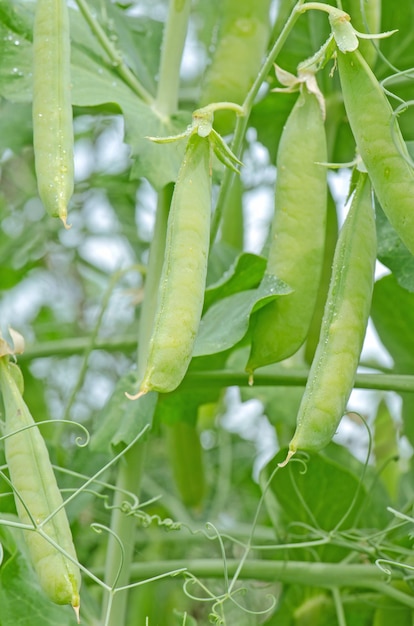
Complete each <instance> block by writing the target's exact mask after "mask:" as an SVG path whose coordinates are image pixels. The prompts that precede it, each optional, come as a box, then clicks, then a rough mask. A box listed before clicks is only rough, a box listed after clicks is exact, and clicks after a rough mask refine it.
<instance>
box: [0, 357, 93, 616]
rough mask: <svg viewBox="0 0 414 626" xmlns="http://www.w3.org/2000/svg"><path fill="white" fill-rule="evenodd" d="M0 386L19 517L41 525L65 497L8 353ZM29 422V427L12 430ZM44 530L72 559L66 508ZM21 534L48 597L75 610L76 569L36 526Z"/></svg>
mask: <svg viewBox="0 0 414 626" xmlns="http://www.w3.org/2000/svg"><path fill="white" fill-rule="evenodd" d="M0 389H1V393H2V396H3V403H4V408H5V433H4V434H5V435H7V437H6V439H5V440H4V447H5V455H6V461H7V466H8V469H9V473H10V480H11V482H12V485H13V488H14V489H15V490H16V492H15V502H16V509H17V513H18V516H19V520H20V521H21V522H22V523H23V524H28V525H29V526H31V525H32V520H31V517H32V518H33V520H34V522H35V524H36V525H40V524H41V523H42V521H43V520H45V519H46V518H48V517H49V515H50V514H51V513H53V511H55V510H56V509H58V508H59V507H60V506H61V505H62V502H63V500H62V496H61V493H60V491H59V488H58V486H57V483H56V478H55V475H54V472H53V468H52V465H51V463H50V458H49V452H48V450H47V447H46V444H45V442H44V440H43V437H42V436H41V434H40V431H39V429H38V427H37V425H36V424H35V422H34V420H33V418H32V416H31V414H30V411H29V409H28V407H27V405H26V403H25V402H24V400H23V398H22V396H21V393H20V391H19V388H18V385H17V383H16V376H15V373H14V372H11V371H10V369H9V363H8V357H2V358H0ZM27 426H30V428H27V429H26V430H24V431H22V432H17V433H16V434H13V433H15V431H17V430H19V429H21V428H24V427H27ZM8 435H10V436H8ZM23 503H24V504H23ZM26 507H27V508H26ZM29 512H30V515H29ZM30 516H31V517H30ZM42 530H43V531H44V532H45V533H46V534H47V535H48V536H49V537H50V539H52V540H53V541H54V542H55V543H56V544H57V545H58V546H59V547H60V548H62V550H64V551H65V552H66V553H67V554H68V555H70V556H71V557H72V558H73V559H75V561H76V558H77V557H76V552H75V548H74V545H73V541H72V534H71V530H70V526H69V522H68V518H67V516H66V512H65V509H64V508H61V509H60V510H59V511H58V513H56V514H55V515H54V516H53V517H52V518H51V519H50V520H49V521H48V522H46V524H44V525H43V526H42ZM24 537H25V541H26V544H27V547H28V551H29V554H30V557H31V560H32V563H33V567H34V569H35V571H36V573H37V576H38V579H39V582H40V585H41V587H42V589H43V590H44V591H45V593H46V595H47V596H48V597H49V599H50V600H52V602H55V603H56V604H71V605H72V606H73V607H74V609H75V611H76V612H77V613H78V612H79V604H80V599H79V588H80V583H81V578H80V571H79V567H78V566H77V565H76V564H75V563H73V562H72V561H70V560H69V559H68V558H67V557H65V556H64V555H63V554H62V553H61V552H59V550H57V549H56V548H55V547H54V546H53V545H52V544H51V543H49V541H47V539H45V538H44V537H42V536H41V535H40V534H39V533H38V532H36V531H35V530H33V531H29V530H27V531H24Z"/></svg>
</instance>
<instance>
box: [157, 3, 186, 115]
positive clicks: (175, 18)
mask: <svg viewBox="0 0 414 626" xmlns="http://www.w3.org/2000/svg"><path fill="white" fill-rule="evenodd" d="M190 9H191V0H170V6H169V13H168V20H167V23H166V26H165V30H164V37H163V44H162V49H161V62H160V70H159V81H158V91H157V97H156V101H155V108H156V110H157V111H158V113H160V114H161V115H166V116H169V115H171V114H172V113H174V112H175V111H176V109H177V106H178V89H179V84H180V67H181V60H182V55H183V50H184V44H185V39H186V35H187V28H188V19H189V15H190Z"/></svg>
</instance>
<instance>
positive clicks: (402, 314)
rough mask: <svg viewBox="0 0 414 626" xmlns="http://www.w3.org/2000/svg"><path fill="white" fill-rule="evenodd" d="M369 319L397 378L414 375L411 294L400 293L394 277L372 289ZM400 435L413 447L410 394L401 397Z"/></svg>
mask: <svg viewBox="0 0 414 626" xmlns="http://www.w3.org/2000/svg"><path fill="white" fill-rule="evenodd" d="M371 317H372V320H373V322H374V325H375V328H376V330H377V332H378V335H379V337H380V339H381V341H382V343H383V344H384V346H385V347H386V349H387V350H388V352H389V353H390V355H391V356H392V358H393V359H394V370H395V372H396V373H399V374H412V373H413V371H414V334H413V330H412V329H413V327H414V326H413V325H414V293H411V292H409V291H407V290H406V289H403V288H402V287H400V285H399V284H398V282H397V280H396V279H395V277H394V276H393V275H392V274H391V275H390V276H384V278H381V280H379V281H377V282H376V283H375V286H374V294H373V299H372V310H371ZM401 397H402V399H403V411H402V417H403V421H404V434H405V435H406V436H407V437H408V439H409V440H410V442H411V444H414V422H413V419H412V415H413V411H414V394H412V393H402V394H401Z"/></svg>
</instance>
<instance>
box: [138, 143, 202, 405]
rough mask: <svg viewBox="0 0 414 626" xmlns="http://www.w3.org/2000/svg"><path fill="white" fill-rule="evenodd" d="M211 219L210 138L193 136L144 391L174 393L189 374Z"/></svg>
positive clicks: (177, 193)
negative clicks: (186, 374) (187, 373)
mask: <svg viewBox="0 0 414 626" xmlns="http://www.w3.org/2000/svg"><path fill="white" fill-rule="evenodd" d="M210 221H211V176H210V142H209V139H208V137H206V138H203V137H199V136H198V135H197V134H196V133H194V134H193V135H191V137H190V139H189V141H188V144H187V148H186V152H185V155H184V160H183V162H182V165H181V168H180V171H179V174H178V178H177V182H176V185H175V188H174V193H173V197H172V201H171V208H170V213H169V217H168V226H167V239H166V250H165V258H164V264H163V269H162V274H161V279H160V286H159V293H158V300H157V308H156V313H155V319H154V325H153V329H152V334H151V338H150V341H149V348H148V358H147V364H146V369H145V373H144V377H143V380H142V382H141V386H140V393H146V392H147V391H151V390H155V391H161V392H168V391H173V390H174V389H175V388H176V387H178V385H179V384H180V382H181V381H182V379H183V378H184V376H185V373H186V372H187V368H188V365H189V363H190V360H191V356H192V352H193V346H194V342H195V338H196V335H197V331H198V326H199V323H200V318H201V312H202V308H203V301H204V289H205V283H206V274H207V258H208V250H209V241H210Z"/></svg>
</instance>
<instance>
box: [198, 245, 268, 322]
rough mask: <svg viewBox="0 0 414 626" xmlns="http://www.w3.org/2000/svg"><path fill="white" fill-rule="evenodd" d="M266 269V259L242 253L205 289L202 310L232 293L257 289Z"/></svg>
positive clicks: (249, 253)
mask: <svg viewBox="0 0 414 626" xmlns="http://www.w3.org/2000/svg"><path fill="white" fill-rule="evenodd" d="M265 269H266V259H265V258H264V257H262V256H259V255H257V254H252V253H251V252H242V253H241V254H240V255H239V256H238V257H237V258H236V259H235V261H234V263H232V265H231V267H229V269H228V270H227V271H225V272H224V274H223V275H222V276H221V278H220V279H219V280H217V281H216V282H215V283H213V284H210V285H209V287H208V288H207V289H206V293H205V297H204V309H205V310H206V309H208V308H209V307H210V306H211V305H212V304H213V303H214V302H217V300H222V299H223V298H226V297H227V296H231V295H232V294H233V293H237V292H239V291H244V290H246V289H251V288H253V287H257V285H258V284H259V283H260V281H261V280H262V278H263V274H264V272H265Z"/></svg>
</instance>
